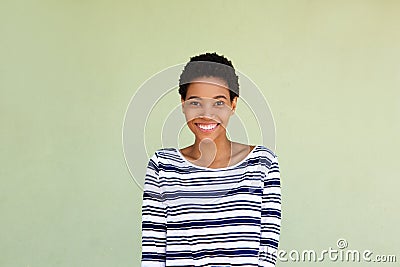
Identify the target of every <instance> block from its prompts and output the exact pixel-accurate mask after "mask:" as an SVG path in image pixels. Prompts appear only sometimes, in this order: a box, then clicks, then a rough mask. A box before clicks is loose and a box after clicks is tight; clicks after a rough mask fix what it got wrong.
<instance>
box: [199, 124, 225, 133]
mask: <svg viewBox="0 0 400 267" xmlns="http://www.w3.org/2000/svg"><path fill="white" fill-rule="evenodd" d="M195 125H196V126H197V128H198V129H200V131H202V132H204V133H210V132H213V131H215V130H216V129H217V128H218V126H219V123H195Z"/></svg>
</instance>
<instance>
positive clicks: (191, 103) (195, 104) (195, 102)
mask: <svg viewBox="0 0 400 267" xmlns="http://www.w3.org/2000/svg"><path fill="white" fill-rule="evenodd" d="M189 104H190V105H193V106H198V105H200V103H199V102H198V101H190V103H189Z"/></svg>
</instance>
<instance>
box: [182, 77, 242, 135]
mask: <svg viewBox="0 0 400 267" xmlns="http://www.w3.org/2000/svg"><path fill="white" fill-rule="evenodd" d="M181 102H182V111H183V113H184V114H185V117H186V122H187V125H188V127H189V129H190V130H191V131H192V132H193V133H194V135H195V136H196V138H198V139H200V140H202V139H204V138H210V139H212V140H215V139H216V138H217V137H218V136H220V137H221V136H226V127H227V125H228V122H229V118H230V116H231V115H232V114H233V113H234V110H235V109H236V102H237V97H235V98H234V99H233V100H232V102H231V101H230V96H229V89H228V85H227V83H226V82H225V81H224V80H223V79H220V78H216V77H201V78H197V79H195V80H193V81H191V83H190V85H189V86H188V89H187V92H186V99H185V100H183V99H181Z"/></svg>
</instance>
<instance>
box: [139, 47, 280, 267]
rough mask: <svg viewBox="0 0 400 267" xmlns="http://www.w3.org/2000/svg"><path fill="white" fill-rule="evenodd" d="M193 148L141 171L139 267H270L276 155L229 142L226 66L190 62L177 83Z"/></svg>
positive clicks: (230, 93)
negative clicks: (193, 139)
mask: <svg viewBox="0 0 400 267" xmlns="http://www.w3.org/2000/svg"><path fill="white" fill-rule="evenodd" d="M179 93H180V95H181V103H182V111H183V113H184V114H185V117H186V122H187V125H188V127H189V129H190V130H191V131H192V132H193V134H194V136H195V141H194V144H192V145H191V146H188V147H186V148H183V149H177V148H162V149H159V150H157V151H156V152H155V153H154V154H153V155H152V157H151V158H150V160H149V163H148V165H147V171H146V177H145V185H144V193H143V206H142V267H152V266H166V267H169V266H180V267H183V266H185V267H189V266H196V267H197V266H201V267H205V266H208V267H210V266H214V267H217V266H218V267H228V266H229V267H233V266H246V267H247V266H248V267H250V266H251V267H259V266H275V263H276V256H277V255H276V253H277V249H278V242H279V234H280V224H281V190H280V171H279V165H278V160H277V155H276V154H275V153H274V152H273V151H271V150H270V149H269V148H267V147H265V146H263V145H256V146H251V145H247V144H241V143H237V142H233V141H231V140H229V139H228V138H227V136H226V126H227V125H228V121H229V118H230V116H231V115H232V114H234V112H235V109H236V104H237V99H238V97H239V83H238V77H237V75H236V74H235V70H234V68H233V65H232V63H231V61H229V60H228V59H226V58H225V57H224V56H220V55H217V54H216V53H205V54H201V55H199V56H195V57H192V58H191V59H190V61H189V62H188V63H187V64H186V66H185V68H184V70H183V72H182V74H181V77H180V86H179Z"/></svg>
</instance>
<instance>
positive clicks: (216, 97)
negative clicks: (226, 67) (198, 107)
mask: <svg viewBox="0 0 400 267" xmlns="http://www.w3.org/2000/svg"><path fill="white" fill-rule="evenodd" d="M192 98H198V99H201V97H199V96H196V95H192V96H191V97H189V98H188V100H190V99H192ZM213 98H214V99H218V98H224V99H227V98H226V96H224V95H217V96H214V97H213Z"/></svg>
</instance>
